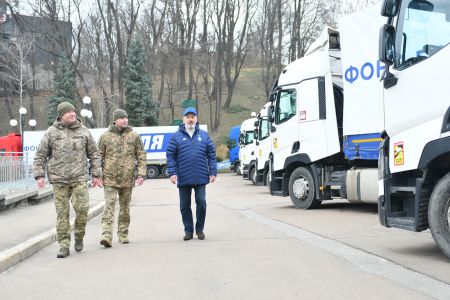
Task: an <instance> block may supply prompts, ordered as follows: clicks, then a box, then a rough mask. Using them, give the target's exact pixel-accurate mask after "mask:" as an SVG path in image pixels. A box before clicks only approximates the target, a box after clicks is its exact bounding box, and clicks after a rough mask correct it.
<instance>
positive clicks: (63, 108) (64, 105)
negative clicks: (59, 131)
mask: <svg viewBox="0 0 450 300" xmlns="http://www.w3.org/2000/svg"><path fill="white" fill-rule="evenodd" d="M71 110H75V106H73V105H72V104H70V103H69V102H61V103H60V104H58V107H57V108H56V113H57V115H58V118H61V117H62V116H64V114H65V113H66V112H69V111H71Z"/></svg>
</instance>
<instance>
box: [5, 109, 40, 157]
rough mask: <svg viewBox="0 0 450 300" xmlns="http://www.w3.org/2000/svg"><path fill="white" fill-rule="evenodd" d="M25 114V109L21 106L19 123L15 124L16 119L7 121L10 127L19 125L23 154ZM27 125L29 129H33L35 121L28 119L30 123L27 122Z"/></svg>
mask: <svg viewBox="0 0 450 300" xmlns="http://www.w3.org/2000/svg"><path fill="white" fill-rule="evenodd" d="M26 114H27V109H26V108H25V107H23V106H22V107H20V108H19V122H17V120H16V119H11V120H10V121H9V125H11V127H16V126H17V124H19V131H20V142H21V144H22V152H25V149H24V146H25V145H24V137H23V132H24V127H25V116H26ZM28 125H30V127H32V128H34V127H35V126H36V120H35V119H30V121H29V122H28Z"/></svg>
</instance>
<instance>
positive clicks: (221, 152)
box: [216, 144, 228, 162]
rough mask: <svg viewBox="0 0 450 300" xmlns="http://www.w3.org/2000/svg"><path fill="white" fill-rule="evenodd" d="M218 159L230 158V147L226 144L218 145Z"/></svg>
mask: <svg viewBox="0 0 450 300" xmlns="http://www.w3.org/2000/svg"><path fill="white" fill-rule="evenodd" d="M216 159H217V161H218V162H220V161H224V160H227V159H228V147H227V146H226V145H224V144H218V145H216Z"/></svg>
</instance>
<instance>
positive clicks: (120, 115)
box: [113, 108, 128, 121]
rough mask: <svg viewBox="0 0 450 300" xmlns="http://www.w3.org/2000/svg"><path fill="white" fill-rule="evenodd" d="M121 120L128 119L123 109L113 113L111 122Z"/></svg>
mask: <svg viewBox="0 0 450 300" xmlns="http://www.w3.org/2000/svg"><path fill="white" fill-rule="evenodd" d="M121 118H128V114H127V112H126V111H124V110H123V109H120V108H118V109H116V110H115V111H114V112H113V120H114V121H116V120H117V119H121Z"/></svg>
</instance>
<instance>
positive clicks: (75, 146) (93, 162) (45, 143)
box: [33, 119, 102, 183]
mask: <svg viewBox="0 0 450 300" xmlns="http://www.w3.org/2000/svg"><path fill="white" fill-rule="evenodd" d="M88 158H89V159H90V166H91V171H92V176H94V177H99V178H101V177H102V170H101V165H100V153H99V151H98V148H97V145H96V143H95V141H94V139H93V138H92V135H91V133H90V132H89V130H88V129H87V128H86V127H85V126H83V124H81V121H80V120H79V119H77V120H76V121H75V123H74V124H73V125H70V126H66V125H64V124H63V123H61V122H60V121H58V120H57V121H55V122H54V123H53V125H52V126H50V127H49V128H48V129H47V132H46V133H45V135H44V137H43V138H42V140H41V143H40V144H39V148H38V150H37V151H36V156H35V158H34V162H33V173H34V177H35V178H38V177H43V176H44V175H45V173H44V172H45V166H46V165H47V174H48V179H49V181H50V182H51V183H55V182H58V183H74V182H86V181H88V178H89V174H88V171H89V164H88Z"/></svg>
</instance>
